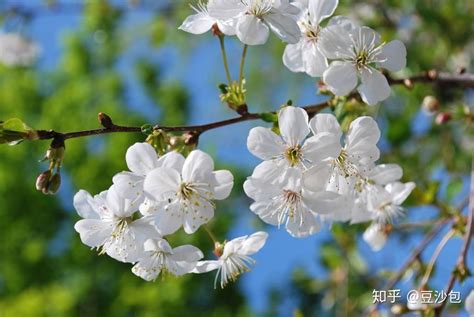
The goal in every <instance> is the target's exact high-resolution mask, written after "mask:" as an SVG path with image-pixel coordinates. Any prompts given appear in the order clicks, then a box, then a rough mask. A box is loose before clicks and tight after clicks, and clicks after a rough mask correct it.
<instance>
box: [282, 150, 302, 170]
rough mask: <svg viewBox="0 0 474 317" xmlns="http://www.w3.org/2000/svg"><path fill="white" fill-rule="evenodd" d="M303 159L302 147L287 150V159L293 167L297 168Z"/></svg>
mask: <svg viewBox="0 0 474 317" xmlns="http://www.w3.org/2000/svg"><path fill="white" fill-rule="evenodd" d="M302 157H303V153H302V152H301V146H300V145H296V146H294V147H289V148H287V149H286V152H285V158H286V159H287V161H288V163H290V166H291V167H295V166H297V165H298V164H299V163H300V162H301V159H302Z"/></svg>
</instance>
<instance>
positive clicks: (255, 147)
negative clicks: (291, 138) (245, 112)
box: [247, 127, 285, 160]
mask: <svg viewBox="0 0 474 317" xmlns="http://www.w3.org/2000/svg"><path fill="white" fill-rule="evenodd" d="M247 147H248V149H249V151H250V153H252V154H253V155H255V156H256V157H258V158H260V159H262V160H271V159H273V158H275V157H276V156H278V155H281V154H282V153H283V152H284V151H285V145H284V144H283V142H282V140H281V138H280V137H279V136H278V135H276V134H275V133H274V132H273V131H271V130H270V129H267V128H263V127H256V128H253V129H252V130H250V133H249V136H248V138H247Z"/></svg>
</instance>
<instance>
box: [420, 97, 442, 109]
mask: <svg viewBox="0 0 474 317" xmlns="http://www.w3.org/2000/svg"><path fill="white" fill-rule="evenodd" d="M421 106H422V107H423V109H424V110H426V111H427V112H428V113H435V112H438V110H439V108H440V106H439V101H438V99H437V98H436V97H434V96H426V97H425V98H424V99H423V102H422V104H421Z"/></svg>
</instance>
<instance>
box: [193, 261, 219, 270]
mask: <svg viewBox="0 0 474 317" xmlns="http://www.w3.org/2000/svg"><path fill="white" fill-rule="evenodd" d="M219 267H220V262H219V261H199V262H198V263H197V264H196V268H195V269H194V270H192V272H193V273H207V272H210V271H214V270H217V269H218V268H219Z"/></svg>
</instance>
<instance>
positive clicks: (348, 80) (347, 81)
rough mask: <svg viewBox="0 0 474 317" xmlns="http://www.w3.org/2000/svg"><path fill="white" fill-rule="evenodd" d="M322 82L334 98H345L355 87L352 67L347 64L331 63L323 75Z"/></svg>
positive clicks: (355, 79)
mask: <svg viewBox="0 0 474 317" xmlns="http://www.w3.org/2000/svg"><path fill="white" fill-rule="evenodd" d="M323 81H324V82H325V83H326V84H327V85H328V88H329V90H331V92H332V93H333V94H335V95H336V96H345V95H347V94H349V93H350V92H351V91H352V90H353V89H354V88H355V87H356V86H357V74H356V69H355V67H354V65H352V64H351V63H349V62H339V61H336V62H332V63H331V65H329V68H328V69H327V70H326V71H325V72H324V74H323Z"/></svg>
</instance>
